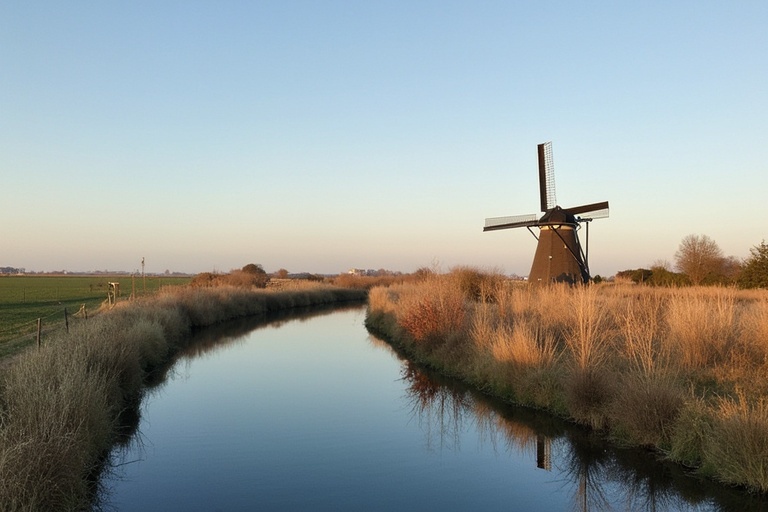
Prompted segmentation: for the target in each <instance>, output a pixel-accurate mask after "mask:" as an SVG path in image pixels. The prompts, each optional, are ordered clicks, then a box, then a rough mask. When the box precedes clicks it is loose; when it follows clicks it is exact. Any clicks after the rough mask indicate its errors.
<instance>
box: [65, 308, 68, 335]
mask: <svg viewBox="0 0 768 512" xmlns="http://www.w3.org/2000/svg"><path fill="white" fill-rule="evenodd" d="M64 326H65V327H66V328H67V334H69V317H68V316H67V308H64Z"/></svg>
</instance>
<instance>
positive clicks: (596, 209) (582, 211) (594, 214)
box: [565, 201, 608, 219]
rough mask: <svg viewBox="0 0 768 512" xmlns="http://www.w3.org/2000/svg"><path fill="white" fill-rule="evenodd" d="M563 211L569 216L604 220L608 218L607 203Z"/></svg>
mask: <svg viewBox="0 0 768 512" xmlns="http://www.w3.org/2000/svg"><path fill="white" fill-rule="evenodd" d="M565 211H566V212H568V213H570V214H571V215H579V216H584V217H589V218H591V219H604V218H606V217H608V201H603V202H601V203H592V204H585V205H582V206H574V207H573V208H565Z"/></svg>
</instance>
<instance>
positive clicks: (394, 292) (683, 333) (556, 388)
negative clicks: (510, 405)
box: [366, 269, 768, 493]
mask: <svg viewBox="0 0 768 512" xmlns="http://www.w3.org/2000/svg"><path fill="white" fill-rule="evenodd" d="M366 323H367V326H368V328H369V329H370V330H371V331H373V332H375V333H377V334H380V335H382V336H384V337H385V338H387V339H388V340H390V341H391V342H392V343H393V344H394V345H396V346H398V347H400V348H401V349H403V350H405V351H406V352H407V353H408V354H409V355H410V356H411V357H413V358H414V359H416V360H418V361H420V362H422V363H425V364H427V365H429V366H431V367H433V368H436V369H438V370H439V371H441V372H442V373H445V374H448V375H452V376H455V377H458V378H460V379H462V380H464V381H466V382H469V383H471V384H472V385H473V386H475V387H477V388H479V389H481V390H483V391H484V392H486V393H489V394H492V395H496V396H499V397H502V398H504V399H505V400H507V401H511V402H514V403H518V404H521V405H526V406H530V407H535V408H541V409H546V410H549V411H551V412H552V413H554V414H556V415H558V416H561V417H565V418H568V419H570V420H572V421H575V422H578V423H581V424H585V425H589V426H591V427H593V428H595V429H599V430H602V431H604V432H605V433H606V434H607V435H608V436H609V437H610V439H611V440H612V441H613V442H615V443H618V444H625V445H641V446H647V447H651V448H653V449H655V450H658V452H659V453H660V454H663V455H664V456H665V457H667V458H669V459H671V460H675V461H677V462H679V463H682V464H684V465H686V466H689V467H694V468H696V469H697V471H698V472H700V473H701V474H702V475H705V476H708V477H712V478H716V479H718V480H721V481H723V482H726V483H729V484H735V485H740V486H744V487H746V488H748V489H750V490H752V491H755V492H761V493H765V492H768V293H767V292H765V291H736V290H733V289H724V288H685V289H661V288H649V287H642V286H614V285H604V286H591V287H581V288H567V287H552V288H532V287H528V286H520V285H515V284H514V283H510V282H508V281H506V280H505V279H503V278H502V277H501V276H494V275H488V274H482V273H480V272H477V271H475V270H472V269H458V270H456V271H453V272H451V273H450V274H445V275H437V276H432V277H429V278H427V279H424V280H422V281H421V282H419V283H407V284H402V285H397V286H393V287H390V288H374V289H373V290H371V293H370V295H369V311H368V317H367V321H366Z"/></svg>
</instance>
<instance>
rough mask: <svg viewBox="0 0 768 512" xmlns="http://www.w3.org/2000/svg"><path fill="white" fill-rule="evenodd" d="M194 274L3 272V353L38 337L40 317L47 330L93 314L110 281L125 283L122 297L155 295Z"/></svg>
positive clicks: (0, 327) (0, 354)
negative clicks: (97, 274)
mask: <svg viewBox="0 0 768 512" xmlns="http://www.w3.org/2000/svg"><path fill="white" fill-rule="evenodd" d="M190 280H191V278H190V277H179V276H146V277H145V278H144V279H142V277H141V276H134V277H133V278H132V277H131V276H126V275H114V276H110V275H100V276H78V275H21V276H15V275H14V276H0V311H2V313H1V314H0V357H3V356H6V355H9V354H12V353H14V352H18V351H19V350H20V349H23V348H25V347H27V346H29V345H30V344H32V343H33V342H34V340H35V337H36V334H37V319H38V318H40V319H41V320H42V329H43V332H44V333H50V332H51V331H53V330H58V329H64V322H65V319H64V310H65V309H66V310H67V313H68V315H69V316H70V318H72V315H74V314H76V313H78V311H80V312H81V313H80V316H81V317H84V316H85V314H84V313H86V312H87V313H88V314H91V315H92V314H93V313H94V312H95V311H97V310H98V308H99V307H100V306H101V304H102V303H103V302H105V301H106V300H107V289H108V283H110V282H117V283H120V286H121V295H120V297H118V301H125V300H128V299H129V297H130V296H131V293H133V295H134V296H136V297H144V296H147V295H154V294H156V293H158V292H159V291H160V290H162V289H164V288H167V287H169V286H183V285H186V284H187V283H189V281H190Z"/></svg>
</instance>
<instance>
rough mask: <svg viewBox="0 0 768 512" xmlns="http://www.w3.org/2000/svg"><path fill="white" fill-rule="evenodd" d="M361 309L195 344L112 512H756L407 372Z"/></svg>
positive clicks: (123, 450)
mask: <svg viewBox="0 0 768 512" xmlns="http://www.w3.org/2000/svg"><path fill="white" fill-rule="evenodd" d="M364 318H365V308H364V307H362V306H356V307H352V308H346V309H336V310H325V311H315V312H311V313H306V314H303V315H299V316H294V317H290V318H283V319H280V320H277V321H274V322H271V323H268V324H262V325H255V324H253V323H250V324H249V323H248V321H244V322H239V323H233V324H231V325H227V326H224V327H223V328H219V329H218V330H209V331H206V332H205V333H203V335H202V336H201V339H200V340H198V341H197V342H196V343H195V345H194V346H193V348H192V350H190V351H188V352H187V353H185V354H183V355H182V356H181V357H180V358H179V359H178V360H177V361H176V362H175V363H174V364H173V365H172V366H170V367H169V368H168V369H167V370H166V371H165V372H164V373H163V374H162V375H159V376H158V377H157V379H156V382H154V384H153V385H152V386H151V387H150V388H149V390H148V392H147V395H146V396H145V398H144V399H143V401H142V405H141V410H140V413H139V415H138V416H139V417H138V418H137V420H136V424H135V426H134V430H132V432H131V435H130V436H127V441H126V442H125V443H123V444H122V445H120V446H118V447H116V448H115V450H114V451H113V453H112V455H111V457H110V461H109V466H110V467H109V468H108V469H107V470H106V471H105V474H104V475H103V476H102V478H101V480H100V487H101V491H100V496H99V499H98V503H97V508H99V509H102V510H119V511H152V510H157V511H160V510H162V511H169V510H184V511H196V510H200V511H203V510H205V511H208V510H221V511H246V510H247V511H251V510H263V511H299V510H301V511H305V510H312V511H352V510H354V511H361V510H365V511H409V510H441V511H459V510H462V511H463V510H520V511H527V510H536V511H561V510H591V511H597V510H601V511H602V510H659V511H660V510H671V511H689V510H690V511H693V510H696V511H702V510H762V509H763V504H762V503H760V500H759V499H757V498H755V497H750V496H748V495H745V494H743V493H740V492H737V491H735V490H730V489H726V488H721V487H719V486H716V485H714V484H712V483H709V482H702V481H700V480H697V479H694V478H692V477H690V476H688V475H686V474H685V473H684V472H683V471H682V470H681V469H680V468H679V467H676V466H673V465H665V464H662V463H659V462H657V461H655V460H654V458H653V456H652V455H651V454H648V453H645V452H643V451H638V450H618V449H614V448H610V447H607V446H606V445H604V443H602V442H601V440H600V439H599V438H597V436H595V435H594V434H590V433H589V432H587V431H585V430H582V429H579V428H574V427H573V426H571V425H568V424H566V423H564V422H562V421H559V420H557V419H554V418H552V417H550V416H549V415H546V414H543V413H537V412H535V411H530V410H526V409H519V408H513V407H509V406H507V405H505V404H502V403H496V402H494V401H493V400H490V399H488V398H487V397H484V396H482V395H478V394H476V393H474V392H473V391H471V390H468V389H466V388H464V387H462V386H461V385H459V384H457V383H455V382H452V381H449V380H446V379H443V378H440V377H439V376H436V375H433V374H431V373H430V372H428V371H426V370H425V369H423V368H418V367H416V366H415V365H413V364H411V363H409V362H408V361H406V360H404V359H402V358H401V357H399V356H398V354H396V353H395V352H394V351H393V350H392V349H391V347H390V346H389V345H388V344H386V343H384V342H382V341H380V340H378V339H376V338H375V337H373V336H371V335H370V334H368V332H367V331H366V330H365V327H364V325H363V321H364Z"/></svg>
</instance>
